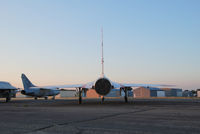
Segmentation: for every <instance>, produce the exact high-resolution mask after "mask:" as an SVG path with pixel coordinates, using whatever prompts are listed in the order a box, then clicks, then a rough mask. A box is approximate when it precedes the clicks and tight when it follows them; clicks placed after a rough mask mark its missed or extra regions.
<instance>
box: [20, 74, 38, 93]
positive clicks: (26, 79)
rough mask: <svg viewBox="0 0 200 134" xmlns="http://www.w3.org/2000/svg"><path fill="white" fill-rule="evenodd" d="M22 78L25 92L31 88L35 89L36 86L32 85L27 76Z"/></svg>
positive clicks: (23, 75)
mask: <svg viewBox="0 0 200 134" xmlns="http://www.w3.org/2000/svg"><path fill="white" fill-rule="evenodd" d="M21 78H22V83H23V85H24V90H27V89H28V88H29V87H35V85H33V84H32V83H31V81H30V80H29V79H28V78H27V77H26V75H25V74H22V76H21Z"/></svg>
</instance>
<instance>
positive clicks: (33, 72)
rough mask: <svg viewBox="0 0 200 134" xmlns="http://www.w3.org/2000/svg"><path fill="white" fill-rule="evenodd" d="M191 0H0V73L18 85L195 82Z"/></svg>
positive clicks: (198, 84) (195, 19) (196, 20)
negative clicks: (25, 80) (23, 77)
mask: <svg viewBox="0 0 200 134" xmlns="http://www.w3.org/2000/svg"><path fill="white" fill-rule="evenodd" d="M199 4H200V1H198V0H192V1H189V0H176V1H172V0H171V1H159V0H152V1H145V0H142V1H141V0H135V1H131V0H130V1H129V0H127V1H114V0H110V1H106V0H103V1H91V0H86V1H80V0H77V1H73V0H69V1H62V0H59V1H51V0H49V1H45V0H44V1H39V0H36V1H33V0H32V1H26V0H19V1H0V11H1V12H0V17H1V19H2V20H1V22H0V29H1V31H0V46H1V49H0V60H1V63H2V64H1V70H0V81H6V82H9V83H11V84H12V85H13V86H15V87H19V88H22V87H23V86H22V81H21V74H22V73H24V74H26V75H27V77H28V78H29V79H30V80H31V82H32V83H33V84H35V85H37V86H46V85H63V84H80V83H87V82H91V81H94V80H96V79H97V78H98V77H99V76H100V75H101V27H102V26H103V30H104V33H103V34H104V37H103V38H104V61H105V62H104V64H105V68H104V70H105V75H106V76H107V77H108V78H109V79H110V80H112V81H116V82H119V83H144V84H167V85H176V87H175V88H182V89H184V90H196V89H199V88H200V75H199V74H200V69H199V68H200V62H199V55H198V51H199V50H200V45H199V44H200V38H199V37H200V32H199V31H200V27H199V24H200V17H199V14H200V9H199V7H198V5H199Z"/></svg>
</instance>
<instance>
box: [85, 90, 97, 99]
mask: <svg viewBox="0 0 200 134" xmlns="http://www.w3.org/2000/svg"><path fill="white" fill-rule="evenodd" d="M86 97H87V98H99V97H100V95H99V94H98V93H97V92H96V91H95V90H94V89H89V90H87V92H86Z"/></svg>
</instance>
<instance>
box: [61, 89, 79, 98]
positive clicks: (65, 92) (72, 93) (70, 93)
mask: <svg viewBox="0 0 200 134" xmlns="http://www.w3.org/2000/svg"><path fill="white" fill-rule="evenodd" d="M75 96H76V90H61V91H60V97H75Z"/></svg>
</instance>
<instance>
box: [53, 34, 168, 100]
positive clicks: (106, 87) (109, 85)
mask: <svg viewBox="0 0 200 134" xmlns="http://www.w3.org/2000/svg"><path fill="white" fill-rule="evenodd" d="M101 47H102V57H101V64H102V72H101V76H100V77H99V78H98V79H97V80H95V81H94V82H89V83H86V84H78V85H63V86H56V87H57V88H66V89H67V88H70V89H71V88H76V89H78V91H79V104H81V103H82V91H85V90H87V89H94V90H95V91H96V92H97V93H98V94H99V95H100V96H102V101H104V96H106V95H107V94H108V93H109V92H110V91H111V90H112V89H120V90H123V91H124V93H125V96H124V99H125V102H128V97H127V95H128V94H127V90H130V89H132V87H160V86H171V85H157V84H125V83H117V82H113V81H111V80H110V79H108V78H107V77H106V76H105V75H104V57H103V30H102V42H101Z"/></svg>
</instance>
